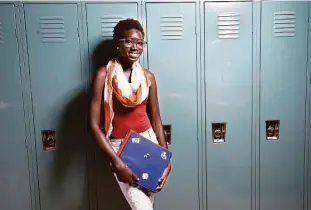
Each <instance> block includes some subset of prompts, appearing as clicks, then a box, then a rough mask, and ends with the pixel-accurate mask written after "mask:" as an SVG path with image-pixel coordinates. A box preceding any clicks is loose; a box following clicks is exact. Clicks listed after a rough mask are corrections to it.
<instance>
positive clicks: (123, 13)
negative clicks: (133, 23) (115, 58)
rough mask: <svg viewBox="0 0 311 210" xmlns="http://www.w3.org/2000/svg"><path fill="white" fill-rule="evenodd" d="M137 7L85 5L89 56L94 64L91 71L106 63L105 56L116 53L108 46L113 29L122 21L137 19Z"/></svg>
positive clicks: (125, 5) (127, 5)
mask: <svg viewBox="0 0 311 210" xmlns="http://www.w3.org/2000/svg"><path fill="white" fill-rule="evenodd" d="M137 7H138V4H137V3H118V4H115V3H110V4H109V3H104V4H103V3H101V4H99V3H89V4H87V5H86V8H87V30H88V34H87V35H88V46H89V55H90V58H91V59H92V60H91V61H93V63H92V64H94V65H92V68H93V69H92V70H95V69H97V68H99V67H100V66H102V65H105V64H107V63H108V60H107V59H106V55H108V56H109V57H110V55H114V54H115V52H116V51H115V49H114V48H112V47H111V44H110V43H111V41H112V38H113V37H112V36H113V28H114V26H115V25H116V24H117V23H118V22H119V21H120V20H122V19H126V18H134V19H137V18H138V17H137V16H138V8H137ZM94 59H96V61H94ZM94 62H95V63H94ZM94 68H95V69H94Z"/></svg>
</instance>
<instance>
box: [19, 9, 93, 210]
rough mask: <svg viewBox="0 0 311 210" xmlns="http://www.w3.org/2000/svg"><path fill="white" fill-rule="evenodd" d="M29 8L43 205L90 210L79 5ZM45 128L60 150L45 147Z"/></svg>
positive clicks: (30, 59)
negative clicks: (82, 92)
mask: <svg viewBox="0 0 311 210" xmlns="http://www.w3.org/2000/svg"><path fill="white" fill-rule="evenodd" d="M24 10H25V21H26V32H27V43H28V54H29V67H30V75H31V89H32V90H31V91H32V98H33V112H34V126H35V137H36V145H37V161H38V166H37V167H38V176H39V180H38V181H39V186H40V200H41V208H42V209H45V210H49V209H53V210H54V209H60V210H65V209H66V210H77V209H79V210H80V209H81V210H82V209H83V210H84V209H87V208H88V207H87V205H86V193H87V188H86V187H87V186H86V183H85V181H86V179H85V174H86V163H85V150H84V141H86V140H87V139H85V136H83V134H84V133H83V130H84V129H85V124H84V120H85V118H83V117H84V116H83V115H84V112H85V111H86V110H84V109H86V108H84V107H81V106H82V105H81V102H80V98H79V97H80V94H81V92H80V91H81V90H80V88H81V87H82V85H83V84H82V76H81V75H82V72H81V63H80V47H79V37H78V20H77V5H75V4H25V5H24ZM43 130H48V131H55V136H56V150H49V151H44V150H43V142H42V138H43V137H44V135H42V134H41V132H42V131H43ZM50 134H51V138H50V141H49V143H50V144H49V145H50V146H53V138H52V137H53V132H52V133H50ZM50 146H49V147H50Z"/></svg>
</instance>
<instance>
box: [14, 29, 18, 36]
mask: <svg viewBox="0 0 311 210" xmlns="http://www.w3.org/2000/svg"><path fill="white" fill-rule="evenodd" d="M14 32H15V37H16V39H17V38H18V33H17V28H16V26H15V29H14Z"/></svg>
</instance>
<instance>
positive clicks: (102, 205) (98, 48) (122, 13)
mask: <svg viewBox="0 0 311 210" xmlns="http://www.w3.org/2000/svg"><path fill="white" fill-rule="evenodd" d="M86 11H87V39H88V47H89V58H90V67H91V70H90V71H91V72H90V76H93V74H94V73H95V71H96V70H97V69H98V68H100V67H101V66H104V65H106V64H107V63H108V61H109V59H111V58H112V57H113V56H115V55H116V54H115V52H116V50H115V47H114V45H112V43H113V42H112V38H113V37H112V36H113V28H114V26H115V25H116V24H117V23H118V22H119V21H120V20H122V19H126V18H134V19H137V18H138V15H137V14H138V4H137V3H117V4H116V3H87V4H86ZM95 159H96V160H95V164H96V166H95V167H92V170H94V171H92V173H94V174H93V176H94V177H95V178H92V179H91V182H92V186H94V188H95V189H92V191H95V192H93V193H95V194H96V197H97V201H96V202H97V206H98V209H124V210H125V209H130V207H129V205H128V204H127V202H126V200H125V199H122V198H123V197H124V196H123V195H122V194H121V191H120V189H119V186H118V185H117V183H116V181H115V177H114V176H113V174H112V173H111V169H110V165H109V164H108V161H107V159H106V158H105V156H104V154H103V152H102V151H101V150H100V149H99V148H98V146H97V145H96V149H95ZM116 198H117V199H116Z"/></svg>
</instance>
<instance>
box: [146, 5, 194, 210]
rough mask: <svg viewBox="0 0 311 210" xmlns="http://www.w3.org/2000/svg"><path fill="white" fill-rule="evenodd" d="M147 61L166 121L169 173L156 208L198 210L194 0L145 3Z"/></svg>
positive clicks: (164, 209)
mask: <svg viewBox="0 0 311 210" xmlns="http://www.w3.org/2000/svg"><path fill="white" fill-rule="evenodd" d="M146 22H147V29H148V31H147V39H148V40H147V41H148V65H149V69H150V71H152V72H153V73H154V74H155V77H156V80H157V84H158V94H159V104H160V112H161V117H162V122H163V124H164V125H171V146H170V150H171V151H172V152H173V158H172V172H171V175H170V177H169V179H168V182H167V185H166V187H165V189H164V190H163V191H162V192H161V193H160V194H159V195H158V197H157V198H156V200H155V208H156V209H161V210H162V209H163V210H170V209H184V210H188V209H193V210H197V209H199V195H198V193H199V189H198V182H199V180H198V140H197V138H198V136H197V135H198V134H197V104H198V102H197V81H196V78H197V71H198V69H197V54H196V42H197V37H196V25H195V24H196V7H195V3H146Z"/></svg>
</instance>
